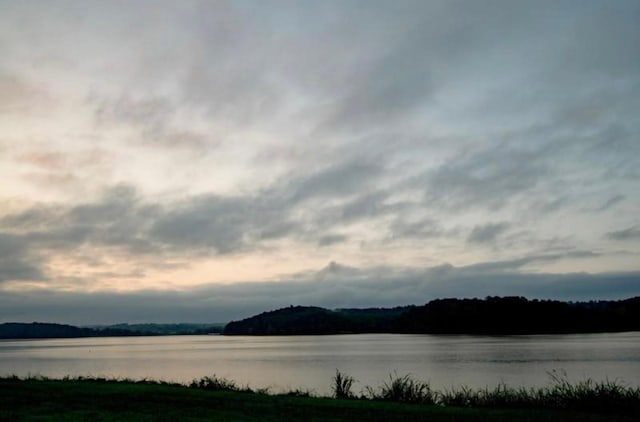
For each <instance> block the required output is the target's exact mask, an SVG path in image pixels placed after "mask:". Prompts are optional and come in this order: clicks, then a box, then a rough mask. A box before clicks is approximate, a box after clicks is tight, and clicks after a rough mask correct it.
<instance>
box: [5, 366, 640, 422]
mask: <svg viewBox="0 0 640 422" xmlns="http://www.w3.org/2000/svg"><path fill="white" fill-rule="evenodd" d="M553 376H555V377H556V378H555V379H553V378H552V381H553V382H552V384H551V385H550V386H549V387H544V388H538V389H522V388H520V389H514V388H509V387H507V386H505V385H500V386H497V387H496V388H487V389H480V390H474V389H470V388H459V389H456V390H449V391H434V390H432V389H431V388H430V386H429V384H427V383H423V382H420V381H417V380H415V379H413V378H412V377H411V376H410V375H404V376H398V375H397V374H395V375H393V376H390V377H389V380H388V381H387V382H385V383H383V385H382V386H380V387H378V388H377V389H373V388H367V389H365V392H364V393H363V394H361V395H359V396H358V395H355V394H353V392H352V387H353V384H354V382H355V380H354V379H353V378H352V377H350V376H348V375H345V374H343V373H341V372H339V371H337V372H336V375H335V376H334V377H333V383H334V389H333V393H334V397H338V395H340V398H328V397H314V396H313V394H312V393H311V392H309V391H306V390H293V391H291V392H288V393H282V394H270V392H269V391H268V390H253V389H251V388H249V387H248V386H240V385H238V384H236V383H235V382H233V381H230V380H227V379H224V378H219V377H216V376H215V375H214V376H209V377H204V378H201V379H199V380H194V381H193V382H191V383H190V384H188V385H184V384H177V383H168V382H163V381H156V380H147V379H145V380H128V379H106V378H94V377H76V378H70V377H66V378H64V379H58V380H54V379H48V378H44V377H29V378H26V379H25V378H19V377H16V376H13V377H5V378H0V420H70V421H75V420H87V419H92V420H139V421H145V420H212V419H213V420H229V421H235V420H261V421H276V420H305V421H314V420H322V421H358V420H366V421H383V420H384V421H412V420H433V421H445V420H446V421H450V420H464V421H467V420H497V421H507V420H514V419H515V420H529V421H531V420H549V421H560V420H563V421H564V420H576V421H577V420H587V421H605V420H620V421H623V420H629V421H631V420H637V419H638V417H639V416H640V389H638V388H631V387H626V386H624V385H622V384H621V383H619V382H610V381H605V382H601V383H599V382H593V381H584V382H581V383H576V384H571V383H569V382H568V381H567V380H566V377H561V376H558V375H557V374H552V377H553Z"/></svg>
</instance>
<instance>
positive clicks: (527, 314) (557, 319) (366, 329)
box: [224, 297, 640, 335]
mask: <svg viewBox="0 0 640 422" xmlns="http://www.w3.org/2000/svg"><path fill="white" fill-rule="evenodd" d="M636 330H640V297H636V298H631V299H626V300H620V301H597V302H596V301H592V302H560V301H553V300H528V299H526V298H523V297H502V298H501V297H488V298H486V299H438V300H434V301H431V302H429V303H427V304H425V305H422V306H407V307H398V308H391V309H384V308H371V309H337V310H329V309H324V308H319V307H313V306H290V307H288V308H282V309H278V310H275V311H270V312H264V313H261V314H259V315H255V316H253V317H250V318H247V319H243V320H241V321H232V322H230V323H229V324H227V326H226V327H225V329H224V334H225V335H304V334H341V333H416V334H421V333H422V334H553V333H588V332H607V331H636Z"/></svg>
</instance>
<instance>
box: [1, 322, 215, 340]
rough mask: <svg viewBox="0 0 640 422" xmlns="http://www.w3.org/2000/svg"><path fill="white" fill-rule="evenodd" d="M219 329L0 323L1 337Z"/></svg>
mask: <svg viewBox="0 0 640 422" xmlns="http://www.w3.org/2000/svg"><path fill="white" fill-rule="evenodd" d="M221 331H222V324H117V325H108V326H95V327H76V326H73V325H65V324H52V323H43V322H32V323H21V322H7V323H4V324H0V339H30V338H74V337H116V336H118V337H120V336H157V335H188V334H209V333H219V332H221Z"/></svg>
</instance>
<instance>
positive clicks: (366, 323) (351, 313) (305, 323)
mask: <svg viewBox="0 0 640 422" xmlns="http://www.w3.org/2000/svg"><path fill="white" fill-rule="evenodd" d="M407 309H408V308H393V309H377V308H371V309H338V310H335V311H332V310H329V309H324V308H318V307H314V306H290V307H288V308H282V309H278V310H276V311H271V312H264V313H262V314H260V315H256V316H254V317H251V318H247V319H243V320H242V321H232V322H230V323H229V324H227V326H226V327H225V329H224V334H226V335H233V334H257V335H265V334H272V335H293V334H295V335H305V334H341V333H379V332H389V331H391V330H392V329H393V321H395V320H396V319H397V318H398V317H399V316H400V315H402V314H403V313H404V312H406V310H407Z"/></svg>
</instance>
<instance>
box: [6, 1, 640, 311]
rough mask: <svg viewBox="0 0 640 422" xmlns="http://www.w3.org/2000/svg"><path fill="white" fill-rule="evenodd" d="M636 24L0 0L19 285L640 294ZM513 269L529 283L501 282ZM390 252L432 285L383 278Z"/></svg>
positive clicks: (615, 11)
mask: <svg viewBox="0 0 640 422" xmlns="http://www.w3.org/2000/svg"><path fill="white" fill-rule="evenodd" d="M639 17H640V6H639V5H638V3H637V2H635V1H623V0H622V1H617V2H615V3H614V4H610V3H603V2H600V1H570V0H567V1H560V2H558V1H549V2H546V1H543V2H537V3H534V4H523V3H521V2H511V1H498V0H496V1H494V0H489V1H483V2H471V1H462V0H460V1H458V0H454V1H447V2H440V1H432V2H425V1H404V2H400V3H398V4H391V3H389V2H378V1H366V2H361V1H339V2H337V1H336V2H334V1H327V2H321V3H318V2H311V1H309V2H296V3H295V4H291V3H289V2H276V3H271V4H269V5H268V6H267V5H264V4H262V3H260V2H255V1H234V2H225V1H219V2H201V1H195V0H194V1H184V2H179V3H176V2H171V1H137V2H135V3H133V4H131V3H129V2H120V1H114V2H99V1H95V2H93V1H90V2H86V1H85V2H80V1H64V2H60V3H57V4H56V6H55V7H54V6H52V5H46V4H45V5H43V4H41V3H40V2H36V1H22V2H13V3H11V2H3V3H2V4H0V46H1V47H2V50H3V60H2V63H0V129H1V130H0V132H1V134H0V177H1V178H2V180H3V181H4V183H3V184H2V188H1V189H0V290H2V295H5V294H7V295H11V297H12V298H14V299H11V300H15V301H17V302H15V303H19V302H20V301H22V300H26V299H25V297H27V296H28V297H32V298H40V299H38V300H43V301H44V298H45V297H48V296H47V295H50V294H53V293H55V294H53V296H52V297H60V298H64V300H63V299H60V300H61V302H60V305H59V306H60V309H62V308H63V307H64V306H63V305H62V303H67V304H68V306H70V307H71V308H73V306H72V305H71V302H73V300H87V301H88V302H91V300H89V299H88V298H90V297H96V298H112V299H113V301H114V302H113V303H114V304H115V303H117V300H116V299H115V298H120V299H118V300H123V301H124V302H123V303H125V302H126V301H128V300H133V299H126V298H133V297H138V296H135V295H141V296H139V298H140V300H141V301H145V300H147V299H144V298H151V297H156V298H157V302H156V304H157V306H158V309H160V308H161V307H163V306H168V303H169V302H170V300H169V299H168V298H169V297H170V296H171V295H172V294H173V293H172V292H179V294H178V293H176V294H178V296H180V295H184V297H185V298H190V299H189V300H194V301H195V302H197V301H196V300H195V299H194V298H195V297H197V295H198V294H200V293H197V292H201V290H198V289H205V290H204V291H208V290H206V289H209V288H210V289H213V290H211V291H212V292H213V291H215V292H218V290H216V289H221V290H219V291H220V292H229V291H232V290H233V289H234V288H236V287H233V286H235V284H233V282H244V283H243V284H238V287H237V288H238V289H239V290H238V292H241V293H238V295H237V299H234V300H231V299H230V298H229V297H227V296H225V295H227V293H224V294H223V293H220V295H221V296H220V297H225V298H227V299H225V300H224V302H225V303H233V306H231V305H228V306H227V305H224V306H223V305H222V302H215V303H216V304H217V305H216V307H218V308H220V309H222V308H224V309H227V310H228V315H239V314H240V313H242V312H240V311H238V312H237V313H236V310H238V309H241V308H243V307H246V308H247V309H249V307H251V306H253V305H251V304H252V303H256V305H255V308H256V310H259V309H257V308H258V307H259V306H270V304H271V303H273V305H274V306H275V304H276V302H278V301H277V300H275V299H274V301H273V302H271V301H269V300H267V301H264V300H263V301H258V300H257V299H253V298H254V297H256V294H257V293H256V292H261V294H264V295H268V296H269V295H274V297H283V298H285V297H288V298H290V301H291V302H296V301H295V300H294V299H296V298H298V297H297V296H295V295H293V296H289V295H286V294H284V293H283V291H284V289H289V290H288V291H291V292H295V291H297V289H298V287H299V288H300V289H303V290H304V289H308V290H304V291H305V292H306V293H304V294H303V293H300V296H299V299H300V300H301V301H305V300H309V301H317V302H318V304H322V305H325V306H342V305H341V302H340V300H339V299H340V298H341V297H343V296H341V295H340V294H335V295H334V294H332V293H331V291H332V287H331V286H328V287H326V289H327V290H326V292H324V293H323V294H325V295H326V296H322V295H316V294H312V293H310V292H311V291H315V290H316V289H317V290H318V292H320V291H322V287H320V285H318V286H316V284H314V282H311V281H304V282H303V281H301V280H300V278H299V274H303V273H305V272H308V273H309V274H311V273H314V272H317V271H320V270H319V269H320V268H323V267H324V266H326V265H327V262H332V261H337V262H342V263H344V265H347V266H352V267H353V268H357V269H358V270H357V271H356V272H357V274H358V277H360V278H361V279H362V281H358V283H361V284H362V286H363V289H355V290H353V285H352V284H351V282H347V280H344V283H342V284H339V286H341V287H335V288H336V289H338V291H343V293H344V294H345V295H347V296H344V297H352V298H353V303H354V304H358V306H367V304H368V303H370V304H371V305H377V304H392V302H393V300H394V299H397V300H398V303H405V302H404V301H405V299H406V298H409V297H412V296H411V295H413V297H424V298H425V300H426V299H427V298H428V297H432V296H437V295H441V294H443V295H457V294H462V293H459V292H464V290H461V289H458V288H457V287H456V286H457V285H458V284H456V282H454V281H451V280H453V279H456V280H457V279H458V278H459V277H461V276H460V274H462V273H464V274H465V277H467V276H468V277H469V278H468V279H469V280H471V279H472V278H473V277H476V278H477V279H478V280H480V279H483V280H486V283H485V282H480V281H479V282H478V283H476V284H475V285H474V286H476V287H477V286H486V287H482V288H469V290H468V291H470V292H477V294H478V295H484V294H485V293H486V294H495V295H500V294H509V293H510V292H515V293H517V292H522V294H525V293H527V292H531V294H534V295H538V294H540V295H543V296H553V294H552V293H553V291H554V289H556V290H555V291H556V292H557V296H558V297H576V298H579V297H583V296H584V297H593V296H594V295H595V293H594V292H596V291H597V292H601V294H602V295H608V293H606V291H605V290H602V289H601V290H598V289H600V287H597V288H596V287H593V286H596V285H598V286H602V285H604V284H605V283H606V282H607V281H606V280H613V279H615V280H618V281H616V282H615V283H617V284H615V283H614V284H615V286H617V287H616V289H617V290H614V291H612V292H611V293H610V295H611V296H616V297H617V296H620V295H622V293H623V292H624V294H627V293H629V294H631V293H633V291H634V289H633V288H632V285H633V283H632V282H631V281H629V280H631V279H632V278H633V277H634V276H635V274H636V273H637V271H639V270H640V268H639V267H638V262H639V261H640V260H638V255H639V254H640V236H638V227H640V220H639V217H638V213H637V210H638V209H640V189H639V186H640V161H639V158H638V157H640V120H639V119H638V117H637V110H638V109H640V76H639V75H640V43H638V42H636V40H638V39H640V29H639V28H640V27H639V26H638V25H637V22H638V18H639ZM551 257H553V259H551ZM513 262H517V263H521V265H518V266H517V267H512V268H510V272H509V273H508V274H509V277H511V278H512V279H513V280H523V281H522V283H524V284H518V282H517V281H514V282H513V284H509V282H507V281H506V278H507V277H506V276H504V277H503V275H504V274H506V273H504V274H503V272H499V273H486V274H485V273H483V272H482V271H484V269H485V268H488V267H491V266H494V265H496V263H503V264H501V265H506V264H504V263H513ZM327 268H331V267H327ZM375 268H387V269H388V271H391V272H394V271H407V272H408V274H409V273H410V274H411V276H406V277H405V276H402V277H397V278H389V279H388V280H389V281H388V284H387V286H388V288H383V289H381V290H379V291H378V290H376V289H377V287H375V286H379V284H377V283H378V281H377V280H378V278H376V276H375V275H374V274H375V270H374V269H375ZM446 268H452V270H451V271H454V272H455V274H456V277H453V278H452V279H449V278H447V277H440V276H438V277H436V276H435V275H434V274H436V273H437V274H441V273H438V272H437V271H444V270H443V269H446ZM436 269H439V270H436ZM472 270H473V271H476V273H472V272H471V271H472ZM322 271H324V270H322ZM371 271H374V272H371ZM501 271H503V270H501ZM487 274H490V275H491V277H494V276H495V281H493V282H489V281H488V280H489V278H490V276H489V275H487ZM422 275H424V277H422ZM421 277H422V278H421ZM483 277H484V278H483ZM612 277H613V278H612ZM418 279H420V280H423V281H420V282H417V281H415V280H418ZM623 279H624V281H620V280H623ZM247 280H251V282H247ZM391 280H393V281H391ZM412 280H413V281H412ZM434 280H439V281H434ZM465 280H466V279H465ZM563 280H564V281H567V280H571V281H567V282H566V283H565V282H564V281H563ZM579 280H582V281H579ZM220 283H231V284H228V286H227V287H222V286H221V285H219V284H220ZM261 283H264V284H261ZM297 283H301V284H300V286H298V284H297ZM425 283H426V284H425ZM483 283H485V284H483ZM527 283H528V284H527ZM536 283H537V284H536ZM580 283H583V284H580ZM358 285H360V284H358ZM381 285H385V284H384V283H382V284H381ZM525 285H526V286H530V287H531V289H530V290H528V289H529V287H526V288H525V287H517V286H525ZM580 285H583V286H584V295H580V294H579V288H578V287H570V288H568V290H566V291H567V292H569V291H571V293H570V294H569V293H566V294H565V293H563V292H565V290H563V289H565V288H566V287H567V286H580ZM203 286H207V287H203ZM225 286H226V285H225ZM240 286H242V288H241V287H240ZM345 286H350V287H345ZM390 286H394V287H393V288H391V287H390ZM403 286H406V288H407V289H409V290H407V292H409V291H410V294H409V293H406V292H405V293H401V292H404V291H403V290H402V289H403ZM411 286H413V287H411ZM437 286H441V287H437ZM533 286H537V287H536V288H534V287H533ZM540 286H544V287H540ZM552 286H555V287H552ZM194 289H195V290H194ZM225 289H227V290H225ZM243 289H244V290H243ZM263 289H268V292H273V293H267V290H263ZM279 289H283V290H279ZM411 289H414V290H411ZM372 291H377V292H379V294H378V293H376V294H373V293H371V292H372ZM26 292H28V293H26ZM150 292H154V293H150ZM158 292H160V293H158ZM162 292H164V293H162ZM635 292H636V293H633V294H638V293H640V291H638V290H635ZM592 293H593V294H592ZM216 294H218V293H216ZM292 294H293V293H292ZM385 294H388V296H385ZM518 294H519V293H518ZM21 295H27V296H21ZM92 295H95V296H92ZM128 295H133V296H128ZM149 295H151V296H149ZM154 295H157V296H154ZM7 297H9V296H7ZM180 297H182V296H180ZM234 297H236V296H234ZM241 297H244V298H245V302H244V303H243V301H242V299H241ZM71 298H75V299H73V300H72V299H71ZM331 298H333V299H331ZM29 300H30V302H29V303H32V304H33V306H32V307H31V308H29V309H36V308H37V306H36V303H37V301H36V299H33V300H31V299H29ZM66 300H68V301H69V302H65V301H66ZM96 300H97V299H96ZM105 300H106V299H105ZM109 300H111V299H109ZM331 300H334V302H335V303H333V302H331ZM107 302H108V301H107ZM151 302H153V301H152V300H151V299H149V303H151ZM42 303H43V309H49V307H52V308H51V309H53V308H55V307H56V306H58V305H54V304H51V303H50V304H49V305H45V302H42ZM47 303H49V302H47ZM105 303H106V302H105ZM184 303H185V305H181V306H183V308H184V309H185V312H186V310H187V307H188V306H187V305H186V303H187V299H185V302H184ZM258 303H259V304H261V305H258ZM278 303H280V302H278ZM287 304H288V303H287ZM149 306H151V305H149ZM234 307H235V308H234ZM6 309H9V308H6ZM25 309H26V308H25ZM78 309H79V308H78ZM176 309H177V308H176ZM198 309H204V305H203V308H198ZM252 309H253V308H252ZM12 312H13V311H12ZM34 312H35V311H34ZM43 312H44V313H43V314H42V315H45V314H46V312H45V311H43ZM106 312H107V311H105V315H106ZM154 312H155V311H153V312H152V311H151V310H149V313H148V315H149V318H151V315H156V314H154ZM176 312H178V311H177V310H176ZM194 312H195V311H194ZM225 312H227V311H225ZM9 315H18V314H17V313H15V312H14V313H10V312H9V311H7V312H6V315H2V314H0V318H3V319H7V318H10V316H9ZM34 315H35V314H34ZM52 315H53V314H52ZM60 315H62V314H60ZM189 315H191V314H189ZM194 315H195V313H194ZM211 315H217V314H211ZM219 315H221V316H220V318H223V317H222V315H223V313H220V314H219ZM23 317H24V318H27V319H28V318H29V317H28V316H27V315H26V314H25V315H24V316H23ZM15 318H18V317H17V316H15ZM105 318H107V317H106V316H105ZM132 318H133V316H132ZM140 318H141V319H144V318H142V317H140ZM154 318H155V317H154ZM189 318H192V317H191V316H190V317H189ZM193 318H195V317H193ZM196 319H200V318H196Z"/></svg>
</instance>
